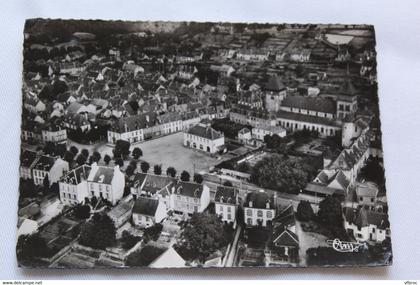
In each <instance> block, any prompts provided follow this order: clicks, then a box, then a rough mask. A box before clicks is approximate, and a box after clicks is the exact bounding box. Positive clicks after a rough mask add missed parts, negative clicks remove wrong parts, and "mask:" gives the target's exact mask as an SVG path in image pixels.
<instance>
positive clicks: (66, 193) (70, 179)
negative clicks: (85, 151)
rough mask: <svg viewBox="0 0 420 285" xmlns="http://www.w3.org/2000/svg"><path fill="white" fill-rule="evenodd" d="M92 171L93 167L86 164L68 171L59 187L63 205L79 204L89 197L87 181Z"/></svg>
mask: <svg viewBox="0 0 420 285" xmlns="http://www.w3.org/2000/svg"><path fill="white" fill-rule="evenodd" d="M90 171H91V167H90V166H89V165H87V164H84V165H81V166H78V167H76V168H74V169H72V170H70V171H68V172H67V173H66V174H65V175H64V176H63V177H62V178H61V179H60V181H59V182H58V186H59V191H60V200H61V202H62V203H64V204H68V205H72V204H79V203H82V202H83V201H84V200H85V198H86V197H89V194H88V185H87V179H88V177H89V174H90Z"/></svg>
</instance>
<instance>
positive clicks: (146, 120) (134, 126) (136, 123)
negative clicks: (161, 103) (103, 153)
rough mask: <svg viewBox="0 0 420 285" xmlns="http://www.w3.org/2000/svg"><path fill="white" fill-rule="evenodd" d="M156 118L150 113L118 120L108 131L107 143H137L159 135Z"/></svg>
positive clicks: (159, 129) (159, 130) (159, 128)
mask: <svg viewBox="0 0 420 285" xmlns="http://www.w3.org/2000/svg"><path fill="white" fill-rule="evenodd" d="M156 118H157V116H156V114H154V113H151V112H149V113H145V114H140V115H136V116H130V117H124V118H120V119H119V120H118V121H116V122H115V123H114V124H113V125H112V127H111V128H110V130H108V143H111V144H115V142H116V141H117V140H126V141H128V142H130V143H137V142H140V141H143V140H145V138H146V137H153V136H159V135H161V127H159V126H157V125H156Z"/></svg>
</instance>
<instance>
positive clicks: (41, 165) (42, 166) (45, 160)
mask: <svg viewBox="0 0 420 285" xmlns="http://www.w3.org/2000/svg"><path fill="white" fill-rule="evenodd" d="M54 163H55V158H54V157H52V156H47V155H43V156H41V157H40V158H39V159H38V161H37V162H36V164H35V166H34V169H38V170H43V171H50V169H51V167H52V166H53V165H54Z"/></svg>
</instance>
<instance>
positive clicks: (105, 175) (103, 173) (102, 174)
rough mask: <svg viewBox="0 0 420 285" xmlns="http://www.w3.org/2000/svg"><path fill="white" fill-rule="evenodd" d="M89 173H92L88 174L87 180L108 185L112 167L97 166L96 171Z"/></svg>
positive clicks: (110, 180)
mask: <svg viewBox="0 0 420 285" xmlns="http://www.w3.org/2000/svg"><path fill="white" fill-rule="evenodd" d="M91 174H93V175H89V181H91V182H96V183H102V184H108V185H109V184H111V182H112V179H113V178H114V168H113V167H106V166H98V168H97V170H96V172H95V173H91Z"/></svg>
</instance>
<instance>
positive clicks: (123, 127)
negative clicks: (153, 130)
mask: <svg viewBox="0 0 420 285" xmlns="http://www.w3.org/2000/svg"><path fill="white" fill-rule="evenodd" d="M156 119H157V115H156V114H155V113H153V112H148V113H146V114H140V115H136V116H130V117H125V118H121V119H119V120H118V121H117V122H116V123H115V124H114V126H113V128H112V129H113V130H115V131H117V132H121V133H125V132H130V131H135V130H140V129H144V128H147V127H151V126H154V125H155V124H156Z"/></svg>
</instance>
